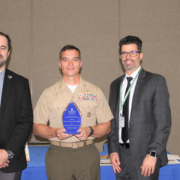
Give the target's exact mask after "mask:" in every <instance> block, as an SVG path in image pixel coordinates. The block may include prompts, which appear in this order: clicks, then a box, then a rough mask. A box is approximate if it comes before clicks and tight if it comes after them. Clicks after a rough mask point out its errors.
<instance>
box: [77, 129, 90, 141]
mask: <svg viewBox="0 0 180 180" xmlns="http://www.w3.org/2000/svg"><path fill="white" fill-rule="evenodd" d="M78 132H80V134H77V135H75V136H76V137H77V138H78V139H79V140H80V141H86V140H87V138H88V136H89V133H90V128H89V127H83V128H80V129H79V130H78Z"/></svg>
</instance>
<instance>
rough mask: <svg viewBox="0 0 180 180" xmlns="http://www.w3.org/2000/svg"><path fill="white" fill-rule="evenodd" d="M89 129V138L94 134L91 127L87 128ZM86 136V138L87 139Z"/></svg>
mask: <svg viewBox="0 0 180 180" xmlns="http://www.w3.org/2000/svg"><path fill="white" fill-rule="evenodd" d="M89 128H90V133H89V136H92V135H93V133H94V129H93V128H92V127H91V126H89ZM89 136H88V137H89Z"/></svg>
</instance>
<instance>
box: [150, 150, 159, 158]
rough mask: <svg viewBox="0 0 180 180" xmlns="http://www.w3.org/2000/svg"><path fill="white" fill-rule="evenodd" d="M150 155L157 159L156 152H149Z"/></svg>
mask: <svg viewBox="0 0 180 180" xmlns="http://www.w3.org/2000/svg"><path fill="white" fill-rule="evenodd" d="M149 154H150V156H152V157H157V153H156V151H153V150H151V151H149Z"/></svg>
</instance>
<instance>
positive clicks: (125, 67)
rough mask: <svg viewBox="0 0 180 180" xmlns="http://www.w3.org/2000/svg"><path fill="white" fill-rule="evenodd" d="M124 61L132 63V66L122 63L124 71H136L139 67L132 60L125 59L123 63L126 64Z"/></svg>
mask: <svg viewBox="0 0 180 180" xmlns="http://www.w3.org/2000/svg"><path fill="white" fill-rule="evenodd" d="M126 61H132V62H133V64H131V65H128V64H125V63H122V64H123V66H124V69H125V70H126V71H131V70H133V69H136V68H137V67H139V65H140V64H139V63H138V62H134V60H132V59H126V60H125V61H124V62H126Z"/></svg>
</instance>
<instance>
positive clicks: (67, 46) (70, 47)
mask: <svg viewBox="0 0 180 180" xmlns="http://www.w3.org/2000/svg"><path fill="white" fill-rule="evenodd" d="M73 49H75V50H76V51H78V52H79V57H80V59H81V52H80V50H79V49H78V48H77V47H76V46H73V45H66V46H64V47H63V48H62V49H61V51H60V53H59V59H60V60H61V53H62V51H66V50H73Z"/></svg>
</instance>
